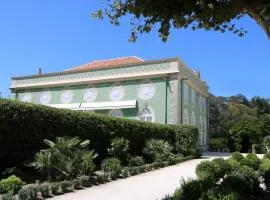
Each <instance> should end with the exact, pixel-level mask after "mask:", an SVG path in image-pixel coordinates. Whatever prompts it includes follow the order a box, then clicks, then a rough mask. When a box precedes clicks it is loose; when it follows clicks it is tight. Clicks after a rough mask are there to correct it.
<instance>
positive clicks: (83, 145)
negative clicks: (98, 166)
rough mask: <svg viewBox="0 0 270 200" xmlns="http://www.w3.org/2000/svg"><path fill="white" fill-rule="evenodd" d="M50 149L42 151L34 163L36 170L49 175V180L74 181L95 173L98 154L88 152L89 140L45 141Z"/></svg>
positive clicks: (59, 139)
mask: <svg viewBox="0 0 270 200" xmlns="http://www.w3.org/2000/svg"><path fill="white" fill-rule="evenodd" d="M43 142H44V143H45V144H46V145H47V146H48V147H49V148H48V149H45V150H41V151H40V152H38V153H37V154H36V156H35V160H34V162H33V163H32V166H34V167H35V168H36V169H38V170H39V171H41V172H43V173H47V175H48V179H49V180H51V178H53V179H60V180H61V179H72V178H76V177H77V176H80V175H87V174H90V173H92V172H93V170H94V167H95V165H94V163H93V160H94V159H95V158H96V157H97V154H96V153H95V152H94V151H93V150H91V151H90V150H88V145H89V144H90V141H89V140H84V141H82V140H81V139H80V138H78V137H73V138H70V137H57V138H56V140H55V142H53V141H50V140H47V139H45V140H44V141H43Z"/></svg>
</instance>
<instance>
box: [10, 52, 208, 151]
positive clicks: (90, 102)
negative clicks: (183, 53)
mask: <svg viewBox="0 0 270 200" xmlns="http://www.w3.org/2000/svg"><path fill="white" fill-rule="evenodd" d="M10 89H11V94H12V98H14V99H17V100H20V101H24V102H31V103H36V104H43V105H47V106H51V107H55V108H63V109H71V110H81V111H89V112H95V113H100V114H107V115H111V116H115V117H126V118H129V119H136V120H141V121H147V122H156V123H161V124H193V125H195V126H197V127H198V128H199V132H200V140H199V145H200V147H201V148H202V149H206V147H207V140H208V96H209V93H208V86H207V85H206V83H205V82H204V81H202V80H201V79H200V74H199V71H192V70H191V69H190V68H188V67H187V66H186V65H185V64H184V63H183V62H182V61H180V60H179V59H178V58H170V59H162V60H152V61H144V60H142V59H140V58H138V57H134V56H133V57H125V58H116V59H110V60H102V61H94V62H91V63H89V64H86V65H82V66H79V67H75V68H71V69H68V70H66V71H64V72H58V73H48V74H41V73H39V74H37V75H31V76H21V77H13V78H12V83H11V88H10Z"/></svg>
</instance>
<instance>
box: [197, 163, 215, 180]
mask: <svg viewBox="0 0 270 200" xmlns="http://www.w3.org/2000/svg"><path fill="white" fill-rule="evenodd" d="M215 167H216V166H215V164H214V163H213V162H211V161H209V160H206V161H202V162H201V163H200V164H198V165H197V167H196V175H197V176H198V178H199V179H201V180H203V179H208V180H211V181H214V182H216V181H217V180H216V179H215V178H214V173H213V172H214V171H215Z"/></svg>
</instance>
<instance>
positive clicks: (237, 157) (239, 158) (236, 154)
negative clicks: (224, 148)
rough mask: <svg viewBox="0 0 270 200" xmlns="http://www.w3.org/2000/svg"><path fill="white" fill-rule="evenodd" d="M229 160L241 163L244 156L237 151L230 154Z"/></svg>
mask: <svg viewBox="0 0 270 200" xmlns="http://www.w3.org/2000/svg"><path fill="white" fill-rule="evenodd" d="M231 159H234V160H236V161H238V162H241V161H242V160H243V159H244V156H243V155H242V154H241V153H240V152H238V151H237V152H234V153H233V154H232V156H231Z"/></svg>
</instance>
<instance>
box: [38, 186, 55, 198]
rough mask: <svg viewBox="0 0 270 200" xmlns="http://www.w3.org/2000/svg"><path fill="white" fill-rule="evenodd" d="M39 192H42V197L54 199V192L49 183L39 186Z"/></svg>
mask: <svg viewBox="0 0 270 200" xmlns="http://www.w3.org/2000/svg"><path fill="white" fill-rule="evenodd" d="M38 191H39V192H41V194H42V197H45V198H48V197H52V190H51V186H50V184H49V183H44V184H42V185H39V186H38Z"/></svg>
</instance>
